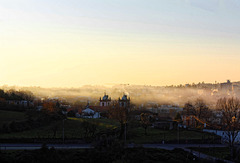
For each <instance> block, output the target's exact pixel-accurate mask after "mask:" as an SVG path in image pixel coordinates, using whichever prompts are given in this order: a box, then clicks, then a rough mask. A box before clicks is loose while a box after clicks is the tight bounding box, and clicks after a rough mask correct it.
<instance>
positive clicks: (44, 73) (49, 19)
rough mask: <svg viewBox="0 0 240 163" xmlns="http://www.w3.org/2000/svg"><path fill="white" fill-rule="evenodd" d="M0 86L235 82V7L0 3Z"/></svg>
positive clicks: (187, 0) (61, 0)
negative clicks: (227, 80) (229, 80)
mask: <svg viewBox="0 0 240 163" xmlns="http://www.w3.org/2000/svg"><path fill="white" fill-rule="evenodd" d="M0 59H1V60H0V61H1V64H0V85H3V84H8V85H19V86H43V87H52V86H53V87H78V86H81V85H83V84H106V83H129V84H148V85H171V84H186V83H192V82H199V81H205V82H215V81H218V82H223V81H225V80H226V79H231V80H233V81H238V80H240V76H239V74H240V1H239V0H0Z"/></svg>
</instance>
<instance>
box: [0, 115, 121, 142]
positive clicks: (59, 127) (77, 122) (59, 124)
mask: <svg viewBox="0 0 240 163" xmlns="http://www.w3.org/2000/svg"><path fill="white" fill-rule="evenodd" d="M84 121H86V122H90V123H94V124H96V126H97V127H96V132H95V133H99V132H101V131H106V130H107V129H114V128H116V127H118V123H117V122H116V121H113V120H109V119H81V118H68V119H67V120H65V121H64V135H65V138H83V137H84V134H85V130H84V128H83V127H82V123H83V122H84ZM54 133H56V135H55V137H54ZM62 133H63V121H62V120H61V121H56V122H53V123H51V124H49V125H47V126H43V127H40V128H36V129H32V130H27V131H23V132H14V133H8V134H0V138H62Z"/></svg>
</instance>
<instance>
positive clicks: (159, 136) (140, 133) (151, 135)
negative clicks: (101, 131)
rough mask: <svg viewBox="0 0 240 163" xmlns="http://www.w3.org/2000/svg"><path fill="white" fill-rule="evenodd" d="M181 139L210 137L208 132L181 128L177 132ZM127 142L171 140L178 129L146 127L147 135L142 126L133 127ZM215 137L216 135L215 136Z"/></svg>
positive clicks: (175, 138) (174, 138)
mask: <svg viewBox="0 0 240 163" xmlns="http://www.w3.org/2000/svg"><path fill="white" fill-rule="evenodd" d="M179 133H180V134H179V135H180V140H181V141H184V142H185V141H186V140H188V141H190V140H201V139H202V138H203V137H205V138H208V137H212V134H210V133H202V132H197V131H188V130H181V131H180V132H179ZM128 134H129V135H128V136H129V140H128V141H129V142H133V143H137V144H139V143H161V142H162V141H163V140H164V141H165V142H167V141H173V140H178V131H177V130H165V131H164V130H160V129H154V128H148V130H147V135H145V133H144V129H143V128H142V127H138V128H135V129H131V130H130V131H129V132H128ZM216 137H217V136H216Z"/></svg>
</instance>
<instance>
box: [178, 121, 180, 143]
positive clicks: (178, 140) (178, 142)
mask: <svg viewBox="0 0 240 163" xmlns="http://www.w3.org/2000/svg"><path fill="white" fill-rule="evenodd" d="M179 143H180V133H179V124H178V144H179Z"/></svg>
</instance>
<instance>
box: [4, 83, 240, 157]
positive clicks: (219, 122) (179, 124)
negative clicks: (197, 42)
mask: <svg viewBox="0 0 240 163" xmlns="http://www.w3.org/2000/svg"><path fill="white" fill-rule="evenodd" d="M239 97H240V82H231V81H230V80H227V81H226V82H225V83H217V82H216V83H213V84H210V83H204V82H202V83H198V84H194V83H193V84H186V85H177V86H166V87H157V86H137V85H129V84H123V85H114V86H112V87H104V86H83V87H80V88H49V89H46V88H41V87H16V86H13V87H11V86H6V85H5V86H2V87H1V90H0V112H1V117H2V118H1V124H0V131H1V134H0V140H1V143H2V144H4V143H9V142H11V143H46V142H47V143H48V144H49V143H50V144H51V143H57V144H95V148H98V147H101V148H105V147H108V146H111V145H112V143H113V142H115V141H116V140H118V141H119V142H122V144H123V146H125V147H126V146H131V145H132V146H135V145H137V144H142V145H143V146H144V145H145V144H161V145H162V146H163V147H162V148H169V146H168V145H167V144H175V145H176V148H177V147H178V145H179V144H182V145H183V144H185V145H186V144H214V145H216V146H218V145H220V146H221V147H223V148H225V147H231V148H230V149H234V151H235V149H236V147H237V146H238V145H239V143H240V134H239V129H240V126H239V122H240V102H239ZM7 147H8V146H5V148H7ZM179 147H180V146H179ZM195 147H196V146H194V145H193V147H192V149H191V150H190V148H188V149H187V148H186V147H185V146H181V148H182V149H184V150H185V151H189V150H190V151H191V152H192V151H194V150H200V151H201V150H202V149H195ZM207 147H210V146H207ZM79 148H82V146H79ZM87 148H88V147H87ZM196 148H197V147H196ZM198 148H199V147H198ZM14 149H15V148H14ZM16 149H17V148H16ZM193 149H194V150H193ZM200 151H199V152H200ZM191 152H190V153H191ZM236 152H237V151H235V152H233V150H231V151H230V153H229V154H228V155H227V156H225V157H224V158H215V159H219V160H225V159H228V160H233V159H235V158H237V155H236ZM192 157H195V156H194V152H192ZM197 158H198V159H206V158H205V157H200V154H199V156H198V157H196V159H197ZM194 159H195V158H194Z"/></svg>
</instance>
